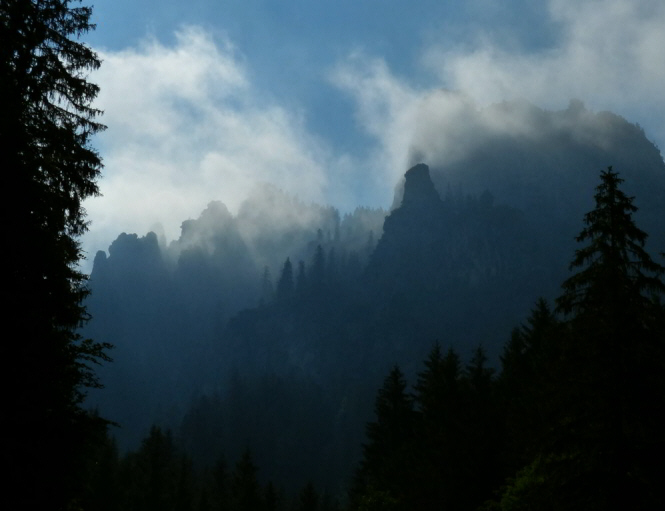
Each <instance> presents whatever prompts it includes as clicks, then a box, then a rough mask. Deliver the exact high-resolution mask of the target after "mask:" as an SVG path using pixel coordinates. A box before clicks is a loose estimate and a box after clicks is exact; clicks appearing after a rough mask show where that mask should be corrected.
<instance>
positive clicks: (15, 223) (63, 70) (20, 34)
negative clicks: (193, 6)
mask: <svg viewBox="0 0 665 511" xmlns="http://www.w3.org/2000/svg"><path fill="white" fill-rule="evenodd" d="M78 3H79V2H76V1H70V0H2V1H1V2H0V40H1V41H2V45H0V97H1V98H2V102H3V111H2V115H0V140H2V145H3V150H2V156H3V170H4V178H5V181H4V189H5V190H6V191H7V192H8V193H11V194H12V195H13V196H15V197H18V198H19V200H17V201H15V202H14V203H13V204H12V206H11V211H10V212H8V214H6V215H5V216H6V218H10V219H11V220H10V221H8V222H6V226H5V238H6V239H8V240H10V242H11V243H12V245H11V247H12V248H11V250H6V251H5V257H6V258H7V259H6V263H5V264H6V268H7V271H6V273H5V281H4V286H3V287H4V293H5V300H3V309H4V314H5V327H6V329H7V330H8V331H13V332H14V333H15V335H16V337H15V338H14V339H12V340H7V341H6V342H3V343H2V359H3V360H4V361H5V362H6V363H7V364H10V365H11V366H12V367H14V368H16V369H17V371H20V372H21V373H22V375H21V378H20V380H18V379H14V381H11V382H8V383H6V384H5V385H3V388H4V389H6V392H5V396H4V397H5V399H3V407H4V409H3V417H5V420H4V422H5V425H6V426H7V427H8V430H6V431H5V433H4V434H3V445H2V451H3V456H4V457H5V458H4V459H5V463H4V464H5V466H6V467H11V470H9V473H8V475H7V476H6V477H7V478H8V479H6V483H7V485H6V488H7V490H6V491H5V492H3V495H2V499H4V500H5V503H7V504H8V505H4V506H2V507H3V508H5V509H31V510H35V509H41V508H43V507H45V506H48V507H49V509H61V508H64V507H65V506H66V505H67V503H71V502H73V499H74V498H75V496H76V494H77V492H78V491H79V490H78V489H77V484H78V483H77V482H78V481H79V480H80V478H79V475H78V473H77V470H78V468H80V467H81V466H82V463H81V458H82V457H83V449H84V447H85V445H86V442H87V441H88V440H87V439H89V438H90V437H91V436H90V435H91V434H92V432H93V430H95V429H97V427H100V428H103V427H104V425H105V422H104V421H103V420H101V419H99V418H98V417H95V416H93V415H92V414H89V413H87V412H85V411H84V410H83V409H82V407H81V404H82V401H83V399H84V395H85V387H94V386H97V385H98V382H97V380H96V378H95V375H94V372H93V370H92V368H91V366H90V364H93V363H96V362H99V361H101V360H105V359H106V358H107V357H106V355H105V348H106V347H107V346H105V345H101V344H98V343H95V342H93V341H91V340H88V339H83V338H81V337H80V335H79V334H78V333H77V329H78V328H79V327H80V326H81V324H82V323H83V322H85V321H86V320H87V314H86V310H85V307H84V306H83V305H82V300H83V298H84V297H85V296H86V293H87V291H86V288H85V280H86V277H85V276H84V275H83V274H82V273H81V272H80V270H79V269H78V267H77V265H78V263H79V261H80V260H81V258H82V256H83V254H82V252H81V248H80V244H79V242H78V238H79V236H80V235H81V234H82V233H83V232H85V230H86V228H87V222H86V220H85V211H84V210H83V208H82V206H81V203H82V201H83V200H84V199H85V198H87V197H90V196H93V195H96V194H97V193H98V191H97V185H96V180H97V178H98V177H99V174H100V170H101V167H102V165H101V161H100V158H99V156H98V154H97V153H96V152H95V151H94V149H92V148H91V147H90V139H91V137H92V136H93V135H94V134H95V133H97V132H99V131H100V130H102V129H103V128H104V126H102V125H101V124H99V123H98V122H97V120H96V118H97V117H98V115H99V114H100V112H99V110H97V109H95V108H94V107H93V106H92V102H93V100H94V99H95V97H96V95H97V93H98V87H97V86H96V85H95V84H93V83H90V82H89V81H88V80H87V73H88V72H89V71H91V70H94V69H96V68H97V67H98V66H99V64H100V61H99V59H98V57H97V55H96V54H95V53H94V52H93V51H92V50H91V49H90V48H89V47H88V46H86V45H85V44H83V43H82V42H81V41H80V37H81V36H82V35H83V34H85V33H86V32H87V31H89V30H91V29H93V28H94V26H93V25H92V24H91V23H90V16H91V12H92V11H91V8H90V7H85V6H73V5H72V4H78ZM14 376H18V375H14ZM12 378H13V377H12ZM95 434H96V432H95Z"/></svg>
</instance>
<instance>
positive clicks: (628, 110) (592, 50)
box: [333, 0, 665, 179]
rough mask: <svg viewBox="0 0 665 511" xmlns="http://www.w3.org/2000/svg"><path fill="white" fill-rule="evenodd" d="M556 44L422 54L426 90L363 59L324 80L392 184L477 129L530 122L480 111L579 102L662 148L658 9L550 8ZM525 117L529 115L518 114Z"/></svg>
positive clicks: (565, 4) (490, 45)
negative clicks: (370, 142)
mask: <svg viewBox="0 0 665 511" xmlns="http://www.w3.org/2000/svg"><path fill="white" fill-rule="evenodd" d="M548 6H549V8H548V11H547V12H548V15H549V19H548V20H545V22H546V23H549V24H551V25H553V26H555V27H557V30H556V37H555V40H554V42H553V43H552V44H551V45H549V46H548V47H544V48H543V47H540V48H537V49H534V50H529V49H526V48H523V47H519V46H517V45H515V44H511V43H507V42H505V41H503V40H502V41H499V40H498V39H493V36H492V34H491V33H490V32H489V31H488V32H483V31H480V32H476V33H475V34H473V35H470V36H469V38H470V39H467V40H464V41H440V42H439V43H437V44H432V45H431V46H430V47H428V48H427V49H426V50H425V51H424V52H423V56H422V65H423V67H424V68H425V69H427V70H429V71H430V72H431V73H432V76H433V80H432V81H431V82H430V84H429V87H421V88H420V89H416V88H414V87H413V86H412V85H411V83H412V80H410V79H409V78H407V77H400V76H397V75H395V74H393V73H392V72H391V70H390V68H389V66H388V65H387V64H386V63H385V62H384V61H382V60H381V59H377V58H374V57H371V56H361V57H359V56H358V55H357V54H354V55H352V56H351V57H349V58H348V59H347V60H345V61H343V62H341V63H340V64H339V65H338V67H337V69H336V70H335V72H334V73H333V81H334V83H336V84H337V85H338V86H340V87H341V88H342V89H343V90H345V91H346V92H347V93H349V94H350V95H351V96H352V97H353V98H354V100H355V101H356V103H357V111H358V123H359V125H360V126H361V127H363V129H365V130H366V132H367V133H369V134H370V135H371V136H373V137H375V139H376V140H377V147H378V148H379V149H378V154H377V155H376V158H375V162H376V163H377V165H378V166H383V167H384V168H385V169H386V171H387V173H388V175H389V176H390V178H391V179H394V178H395V177H396V176H399V175H400V174H401V173H403V171H404V168H405V162H408V163H414V162H415V161H417V160H418V159H429V160H430V161H432V160H439V161H448V162H450V161H454V160H456V159H459V158H461V157H463V156H464V154H465V152H466V151H469V150H471V149H473V148H474V147H475V143H474V132H475V131H476V129H477V128H478V127H479V126H480V127H482V128H483V129H488V130H494V131H499V132H501V131H503V132H507V133H522V134H526V135H529V134H531V130H532V129H533V119H531V118H529V117H528V115H527V116H520V112H512V113H511V116H509V117H508V118H506V117H505V116H497V115H498V114H501V111H500V109H487V108H486V107H487V106H488V105H491V104H494V103H498V102H502V101H504V100H509V101H512V100H526V101H529V102H532V103H534V104H536V105H538V106H540V107H543V108H549V109H552V110H563V109H566V108H567V107H568V104H569V101H570V100H571V99H574V98H579V99H581V100H582V101H584V103H585V104H586V106H587V107H589V108H591V109H592V110H594V111H602V110H611V111H613V112H615V113H618V114H619V115H622V116H624V117H625V118H626V119H628V120H629V121H630V122H637V123H639V124H640V125H642V127H643V128H644V129H645V131H646V134H647V136H648V137H649V138H650V139H652V140H654V141H655V142H656V143H657V144H658V145H659V146H660V147H661V148H662V147H665V121H664V119H665V102H664V101H663V99H662V97H663V96H662V91H663V90H665V55H664V54H663V48H665V30H663V27H664V26H665V4H663V3H662V2H656V1H651V0H638V1H633V0H606V1H605V0H603V1H601V0H582V1H579V0H550V2H549V4H548ZM524 111H525V112H527V111H528V110H527V109H525V110H524Z"/></svg>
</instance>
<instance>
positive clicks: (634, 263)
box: [500, 168, 665, 510]
mask: <svg viewBox="0 0 665 511" xmlns="http://www.w3.org/2000/svg"><path fill="white" fill-rule="evenodd" d="M600 178H601V183H600V185H599V186H598V187H597V189H596V195H595V203H596V204H595V208H594V209H593V210H592V211H590V212H589V213H587V214H586V215H585V217H584V222H585V224H586V225H585V227H584V228H583V230H582V231H581V233H580V235H579V236H577V238H576V239H577V241H578V242H580V243H584V246H583V247H582V248H580V249H578V250H577V251H576V253H575V257H574V259H573V262H572V263H571V270H577V273H575V274H574V275H572V276H571V277H570V278H568V279H567V280H566V281H565V282H564V283H563V286H562V287H563V294H562V295H561V296H560V297H559V299H558V300H557V311H558V312H560V313H562V314H564V317H565V321H564V322H563V323H562V324H561V325H560V327H557V329H558V330H552V328H543V329H542V332H545V333H546V334H547V335H545V336H542V337H541V336H540V334H539V333H538V331H539V329H540V327H541V326H543V323H550V326H551V325H552V324H553V323H554V322H553V321H552V320H551V319H549V318H548V317H547V314H544V311H541V313H540V314H538V315H536V316H534V320H533V322H532V328H531V330H530V331H527V332H526V333H527V335H526V336H523V339H519V338H518V339H516V340H514V341H513V342H512V346H511V348H510V352H509V353H510V356H509V357H506V358H504V362H508V361H509V360H510V364H512V367H513V369H512V370H516V369H517V367H518V366H517V364H516V363H517V362H518V361H519V356H517V355H519V351H521V350H522V351H524V352H525V353H527V352H528V351H526V350H525V348H527V347H528V344H527V343H529V344H530V345H531V346H530V348H531V351H532V352H533V355H532V356H531V360H530V361H529V362H530V363H532V364H533V367H531V369H530V370H531V371H539V370H544V369H546V368H545V365H546V364H549V367H548V368H547V370H546V372H545V375H546V376H545V379H544V380H541V381H540V383H538V379H537V378H538V377H536V380H535V382H534V383H536V385H537V386H540V392H539V393H538V394H536V396H532V397H537V398H539V399H541V400H543V401H545V400H546V401H547V405H546V407H545V409H546V410H547V415H546V416H545V419H546V423H547V426H546V427H543V428H542V430H541V433H542V434H541V435H540V438H541V445H540V449H539V452H537V453H535V455H534V456H533V458H532V462H531V463H529V464H528V465H527V466H526V467H524V468H523V469H522V470H520V471H519V472H518V474H517V476H516V477H515V479H514V481H513V483H512V484H511V485H510V486H509V487H508V489H507V490H506V491H505V492H504V495H503V497H502V500H501V506H500V507H501V508H502V509H566V510H569V509H585V510H589V509H610V508H612V509H615V508H616V509H628V508H629V509H658V508H660V507H662V506H663V504H664V503H665V502H664V498H663V494H662V491H661V485H662V481H663V480H665V468H663V467H664V466H663V463H662V460H663V459H664V457H665V442H663V434H662V432H663V431H665V420H664V419H663V417H665V397H664V396H665V328H664V323H665V310H664V309H663V306H662V305H661V301H660V300H661V298H662V296H663V294H664V293H665V286H664V285H663V283H662V281H661V279H660V275H661V274H662V273H663V271H664V268H663V267H662V266H660V265H658V264H657V263H655V262H654V261H652V259H651V258H650V256H649V255H648V253H647V252H646V250H645V249H644V245H645V241H646V238H647V235H646V233H645V232H643V231H641V230H640V229H639V228H638V227H637V226H636V225H635V223H634V221H633V218H632V214H633V213H634V212H635V211H636V210H637V208H636V207H635V206H634V205H633V199H632V198H630V197H628V196H626V195H625V194H624V193H623V192H622V191H621V190H620V188H619V185H620V184H621V183H622V180H621V179H620V178H619V176H618V174H617V173H615V172H613V171H612V169H611V168H608V170H606V171H603V172H601V176H600ZM538 316H540V320H539V318H538ZM545 326H546V325H545ZM553 331H556V332H557V339H556V344H554V343H553V342H552V337H551V334H552V332H553ZM539 338H540V339H539ZM544 340H545V341H546V342H542V341H544ZM520 344H521V346H520ZM539 345H540V347H539ZM553 346H555V347H554V349H552V348H553ZM542 348H547V350H543V349H542ZM539 351H540V352H541V356H542V354H546V355H547V359H548V360H547V361H546V362H545V363H543V362H538V357H536V355H537V354H538V352H539ZM510 364H509V365H508V367H510ZM527 369H528V368H527ZM520 370H524V368H522V369H520ZM543 390H545V392H543ZM543 398H545V399H543ZM544 424H545V422H541V427H542V426H544Z"/></svg>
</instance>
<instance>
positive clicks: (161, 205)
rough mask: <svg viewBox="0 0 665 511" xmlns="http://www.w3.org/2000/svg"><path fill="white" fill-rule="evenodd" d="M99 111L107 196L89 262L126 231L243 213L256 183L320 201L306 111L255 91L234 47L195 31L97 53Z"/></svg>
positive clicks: (320, 163) (174, 232)
mask: <svg viewBox="0 0 665 511" xmlns="http://www.w3.org/2000/svg"><path fill="white" fill-rule="evenodd" d="M99 55H100V57H101V58H102V60H103V65H102V67H101V69H100V70H99V71H98V72H96V73H95V74H94V75H93V76H92V80H93V81H94V82H96V83H98V84H99V85H100V88H101V92H100V95H99V98H98V106H99V108H101V109H103V110H104V111H105V116H104V119H103V120H104V123H105V124H107V125H108V129H107V131H105V132H104V133H103V134H102V135H101V136H99V138H98V140H97V141H96V142H95V144H96V147H97V148H98V149H99V151H100V152H101V154H102V156H103V158H104V164H105V170H104V175H103V179H102V181H101V182H100V189H101V192H102V194H103V196H102V197H99V198H94V199H91V200H88V201H87V202H86V204H85V207H86V209H87V211H88V215H89V218H90V219H92V221H93V230H92V231H91V232H90V233H88V235H87V236H86V237H85V239H84V249H86V250H87V252H88V253H89V256H91V255H92V254H94V251H96V250H98V249H105V248H106V247H107V246H108V245H109V243H110V242H111V241H112V240H113V239H114V238H115V237H116V236H117V235H118V234H119V233H120V232H121V231H127V232H137V233H145V232H147V231H148V230H150V229H153V228H154V227H155V225H156V224H157V223H159V224H161V225H162V226H163V229H164V231H165V234H166V237H167V239H174V238H177V236H178V235H179V228H180V223H181V222H182V221H183V220H185V219H187V218H196V217H198V215H199V214H200V212H201V211H202V210H203V209H204V208H205V206H206V205H207V203H208V202H210V201H211V200H221V201H223V202H224V203H225V204H226V205H227V206H228V207H229V209H230V210H232V211H234V210H235V209H237V207H238V206H239V204H240V203H241V202H242V200H243V199H244V198H245V197H247V195H248V194H249V192H250V190H251V188H252V187H253V186H255V183H257V182H261V181H269V182H271V183H273V184H275V185H276V186H278V187H281V188H284V189H286V190H288V191H290V192H291V193H294V194H296V195H298V196H299V197H301V198H302V199H304V200H311V201H322V200H323V197H324V191H325V189H326V187H327V184H328V178H327V175H326V171H325V162H324V156H323V155H325V154H326V151H325V150H324V149H323V147H322V146H321V143H320V141H318V140H317V139H315V138H314V137H312V136H311V135H310V134H308V133H306V131H305V129H304V127H303V125H304V120H303V118H302V115H301V114H300V113H299V112H297V111H296V112H294V111H291V110H287V109H285V108H283V107H282V106H280V105H278V104H275V103H274V102H272V101H271V100H270V99H269V98H266V97H264V96H263V95H262V94H261V93H260V92H259V91H257V90H255V89H254V88H253V87H252V83H251V74H250V72H249V71H248V69H247V68H246V66H245V64H244V62H243V59H242V56H241V55H240V54H239V53H238V52H237V51H236V49H235V48H234V47H233V45H232V44H231V43H230V42H229V41H226V40H224V39H223V38H222V39H221V40H220V39H213V37H212V36H211V35H210V34H209V33H207V32H205V31H203V30H202V29H199V28H195V27H188V28H184V29H182V30H180V31H179V32H177V34H176V37H175V42H174V44H172V45H166V44H164V43H162V42H160V41H157V40H155V39H147V40H145V41H144V42H143V43H142V44H141V45H140V46H138V47H136V48H129V49H126V50H123V51H117V52H111V51H104V50H101V51H99Z"/></svg>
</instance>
